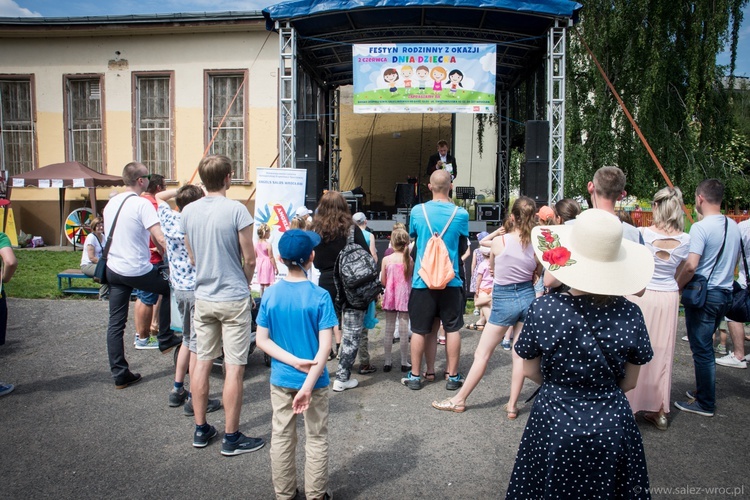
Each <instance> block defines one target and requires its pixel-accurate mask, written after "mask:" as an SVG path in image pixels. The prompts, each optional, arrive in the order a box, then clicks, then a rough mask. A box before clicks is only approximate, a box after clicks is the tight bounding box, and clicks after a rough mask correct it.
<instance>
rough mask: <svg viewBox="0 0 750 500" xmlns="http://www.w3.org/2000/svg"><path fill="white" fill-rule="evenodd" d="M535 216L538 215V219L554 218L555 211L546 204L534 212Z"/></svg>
mask: <svg viewBox="0 0 750 500" xmlns="http://www.w3.org/2000/svg"><path fill="white" fill-rule="evenodd" d="M536 215H537V217H539V220H543V221H546V220H547V219H554V218H555V211H554V210H552V209H551V208H550V207H548V206H547V205H544V206H543V207H542V208H540V209H539V211H538V212H537V213H536Z"/></svg>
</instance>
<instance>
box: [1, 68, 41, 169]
mask: <svg viewBox="0 0 750 500" xmlns="http://www.w3.org/2000/svg"><path fill="white" fill-rule="evenodd" d="M0 80H5V81H24V82H28V84H29V97H30V99H31V134H30V137H31V156H32V160H31V170H36V169H37V168H39V140H38V138H37V113H36V78H35V75H34V74H33V73H31V74H8V73H0ZM4 151H5V149H4V146H3V140H2V122H1V121H0V160H2V165H3V170H5V171H7V172H8V174H7V175H9V176H10V175H18V174H22V173H24V172H19V173H18V174H13V173H11V172H10V169H9V168H8V164H7V162H6V159H5V156H4ZM6 181H7V179H6Z"/></svg>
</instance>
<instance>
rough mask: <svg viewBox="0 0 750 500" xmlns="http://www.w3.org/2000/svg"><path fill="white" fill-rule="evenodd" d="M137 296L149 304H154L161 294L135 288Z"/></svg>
mask: <svg viewBox="0 0 750 500" xmlns="http://www.w3.org/2000/svg"><path fill="white" fill-rule="evenodd" d="M135 296H136V298H137V299H138V300H140V301H141V302H143V303H144V304H146V305H147V306H153V305H155V304H156V301H157V300H159V294H158V293H153V292H144V291H143V290H138V289H136V290H135Z"/></svg>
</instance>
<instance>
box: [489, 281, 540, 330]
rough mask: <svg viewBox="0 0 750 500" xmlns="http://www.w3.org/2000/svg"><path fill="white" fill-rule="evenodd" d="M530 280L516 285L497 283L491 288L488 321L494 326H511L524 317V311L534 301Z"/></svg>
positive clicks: (532, 286)
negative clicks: (490, 306) (490, 310)
mask: <svg viewBox="0 0 750 500" xmlns="http://www.w3.org/2000/svg"><path fill="white" fill-rule="evenodd" d="M535 297H536V294H535V293H534V285H532V283H531V281H527V282H525V283H518V284H517V285H498V284H495V286H494V287H493V288H492V312H491V313H490V319H489V322H490V323H492V324H493V325H496V326H513V325H515V324H516V323H519V322H523V321H524V320H525V319H526V311H527V310H528V309H529V306H530V305H531V303H532V302H533V301H534V298H535Z"/></svg>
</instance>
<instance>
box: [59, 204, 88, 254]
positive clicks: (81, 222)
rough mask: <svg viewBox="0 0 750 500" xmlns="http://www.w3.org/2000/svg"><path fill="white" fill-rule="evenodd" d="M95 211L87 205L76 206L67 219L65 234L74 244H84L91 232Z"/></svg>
mask: <svg viewBox="0 0 750 500" xmlns="http://www.w3.org/2000/svg"><path fill="white" fill-rule="evenodd" d="M93 218H94V212H93V211H92V210H91V209H90V208H87V207H83V208H76V209H75V210H73V211H72V212H70V214H69V215H68V218H67V219H65V236H66V237H67V238H68V241H69V242H70V243H72V244H74V245H83V242H84V241H86V236H88V235H89V233H90V232H91V219H93Z"/></svg>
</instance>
